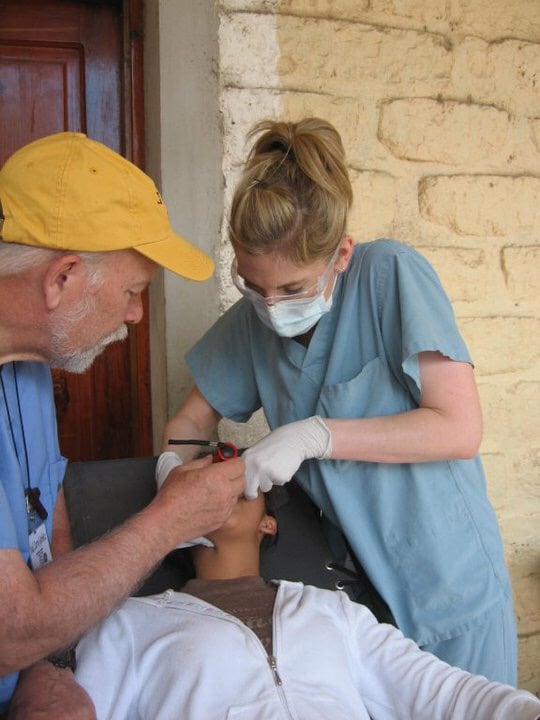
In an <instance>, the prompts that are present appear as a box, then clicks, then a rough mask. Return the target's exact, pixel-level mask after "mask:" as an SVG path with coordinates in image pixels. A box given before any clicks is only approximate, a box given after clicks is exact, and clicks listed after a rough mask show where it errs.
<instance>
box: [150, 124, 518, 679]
mask: <svg viewBox="0 0 540 720" xmlns="http://www.w3.org/2000/svg"><path fill="white" fill-rule="evenodd" d="M251 137H252V138H254V144H253V147H252V149H251V152H250V153H249V156H248V158H247V161H246V163H245V168H244V171H243V175H242V177H241V179H240V181H239V184H238V187H237V188H236V192H235V194H234V198H233V202H232V208H231V213H230V239H231V242H232V245H233V248H234V253H235V259H234V262H233V266H232V277H233V280H234V283H235V285H236V287H237V288H238V290H239V291H240V293H241V295H242V297H241V298H240V300H239V301H238V302H237V303H236V304H235V305H234V306H233V307H232V308H230V309H229V311H228V312H226V313H225V314H224V315H223V316H222V317H221V318H220V319H219V320H218V321H217V322H216V324H215V325H214V326H213V327H212V328H211V329H210V330H209V331H208V332H207V334H206V335H205V336H204V337H203V338H202V339H201V340H200V341H199V342H198V343H197V345H196V346H195V347H194V348H193V349H192V350H191V351H190V352H189V354H188V356H187V361H188V364H189V367H190V369H191V371H192V373H193V377H194V380H195V387H194V389H193V391H192V392H191V394H190V395H189V396H188V398H187V400H186V402H185V403H184V404H183V406H182V407H181V408H180V410H179V411H178V413H177V415H176V416H175V417H174V418H173V419H172V420H171V422H170V423H169V425H168V427H167V429H166V435H165V438H166V439H165V445H166V447H165V450H167V451H168V452H171V451H173V450H176V449H177V447H176V446H174V447H169V446H167V439H168V438H174V437H176V438H178V437H180V438H181V437H184V438H187V437H193V436H194V435H195V436H196V437H200V438H202V437H208V436H209V435H210V434H211V432H212V431H213V430H214V428H215V425H216V423H217V421H218V420H219V419H220V418H221V417H227V418H230V419H232V420H234V421H237V422H244V421H247V420H248V419H249V418H250V416H251V415H252V413H253V412H255V411H256V410H257V409H259V408H260V407H262V408H263V409H264V412H265V415H266V418H267V420H268V423H269V426H270V428H271V432H270V433H269V434H268V435H267V436H266V437H265V438H263V439H262V440H260V441H259V442H258V443H256V444H255V445H254V446H252V447H251V448H249V449H248V450H247V452H246V453H245V454H244V459H245V462H246V496H247V497H255V495H256V493H257V490H258V489H259V488H261V489H262V490H263V491H265V490H268V489H269V488H270V487H271V486H272V485H273V484H278V485H280V484H283V483H286V482H288V481H289V480H290V479H291V478H292V477H293V475H294V476H295V477H296V478H297V480H298V481H299V483H300V484H301V486H302V487H303V488H304V490H305V491H306V492H307V493H308V494H309V495H310V497H311V498H312V499H313V501H314V502H315V503H316V504H317V505H318V507H319V508H320V509H321V510H322V512H323V513H324V515H325V517H326V518H328V519H329V521H330V522H331V523H333V524H334V525H335V526H337V527H338V528H339V529H340V530H341V532H342V533H343V535H344V537H345V539H346V542H347V544H348V546H349V547H350V549H351V552H352V555H353V557H354V558H355V561H357V562H359V563H360V564H361V566H362V568H363V569H364V571H365V572H366V573H367V575H368V577H369V578H370V580H371V582H372V583H373V585H374V586H375V588H376V589H377V591H378V592H379V593H380V595H381V596H382V598H383V599H384V601H385V602H386V603H387V605H388V606H389V608H390V610H391V612H392V614H393V616H394V618H395V621H396V623H397V625H398V626H399V628H400V629H401V630H402V631H403V632H404V633H405V635H407V636H408V637H411V638H413V639H414V640H415V641H416V643H417V644H418V645H419V646H421V647H422V648H424V649H427V650H429V651H431V652H432V653H434V654H435V655H438V656H439V657H440V658H442V659H444V660H446V661H447V662H448V663H450V664H452V665H457V666H459V667H461V668H463V669H464V670H469V671H470V672H474V673H478V674H483V675H485V676H486V677H488V678H489V679H491V680H496V681H499V682H505V683H508V684H512V685H514V684H515V683H516V630H515V623H514V615H513V609H512V600H511V588H510V582H509V578H508V573H507V569H506V567H505V563H504V557H503V547H502V542H501V537H500V533H499V529H498V525H497V520H496V517H495V513H494V511H493V508H492V507H491V505H490V503H489V500H488V498H487V495H486V488H485V479H484V474H483V470H482V465H481V462H480V458H479V457H478V448H479V445H480V440H481V435H482V417H481V409H480V404H479V398H478V393H477V389H476V384H475V379H474V374H473V366H472V361H471V358H470V356H469V353H468V351H467V348H466V347H465V344H464V342H463V340H462V338H461V336H460V333H459V331H458V329H457V327H456V323H455V318H454V314H453V311H452V308H451V305H450V303H449V300H448V298H447V296H446V294H445V292H444V290H443V288H442V287H441V284H440V282H439V279H438V278H437V275H436V274H435V272H434V270H433V269H432V268H431V266H430V265H429V264H428V263H427V262H426V260H425V259H424V258H423V257H422V256H421V255H420V254H419V253H417V252H416V251H414V250H413V249H412V248H410V247H408V246H407V245H404V244H401V243H399V242H396V241H393V240H388V239H382V240H376V241H374V242H369V243H364V244H357V245H355V244H354V243H353V240H352V238H351V236H350V235H349V234H348V232H347V214H348V210H349V207H350V204H351V202H352V190H351V184H350V180H349V177H348V173H347V167H346V160H345V154H344V150H343V146H342V143H341V139H340V137H339V134H338V133H337V131H336V130H335V128H334V127H333V126H332V125H330V124H329V123H328V122H325V121H324V120H320V119H317V118H307V119H304V120H302V121H301V122H298V123H289V122H270V121H268V122H263V123H261V124H259V125H257V126H256V127H255V128H254V130H253V131H252V133H251ZM181 455H182V458H183V459H188V458H189V456H190V451H188V450H186V449H184V450H183V451H182V453H181ZM175 457H176V456H175ZM163 472H164V473H166V472H167V469H165V470H164V471H163Z"/></svg>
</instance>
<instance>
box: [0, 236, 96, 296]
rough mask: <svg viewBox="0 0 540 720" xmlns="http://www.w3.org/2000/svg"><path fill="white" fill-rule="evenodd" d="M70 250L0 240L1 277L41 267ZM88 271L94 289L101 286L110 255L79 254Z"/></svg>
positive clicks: (89, 280)
mask: <svg viewBox="0 0 540 720" xmlns="http://www.w3.org/2000/svg"><path fill="white" fill-rule="evenodd" d="M67 252H69V251H68V250H50V249H49V248H36V247H32V246H30V245H20V244H18V243H7V242H4V241H3V240H0V277H7V276H8V275H18V274H19V273H21V272H24V271H25V270H28V269H30V268H32V267H35V266H37V265H40V264H41V263H43V262H46V261H47V260H53V259H54V258H56V257H60V255H65V254H66V253H67ZM75 254H76V255H78V256H79V257H80V258H81V259H82V261H83V263H84V264H85V266H86V268H87V270H88V282H89V284H90V285H91V286H92V287H95V286H96V285H101V284H102V282H103V281H104V277H103V272H102V270H101V267H100V266H101V263H102V262H103V261H104V260H105V258H106V257H107V255H108V254H109V253H96V252H77V253H75Z"/></svg>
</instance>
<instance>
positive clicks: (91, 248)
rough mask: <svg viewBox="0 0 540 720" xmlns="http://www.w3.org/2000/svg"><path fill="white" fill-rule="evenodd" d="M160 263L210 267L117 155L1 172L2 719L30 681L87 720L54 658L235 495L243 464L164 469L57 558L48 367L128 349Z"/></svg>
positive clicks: (51, 145)
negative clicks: (160, 481) (118, 517)
mask: <svg viewBox="0 0 540 720" xmlns="http://www.w3.org/2000/svg"><path fill="white" fill-rule="evenodd" d="M159 265H161V266H164V267H166V268H168V269H169V270H172V271H173V272H175V273H178V274H180V275H182V276H184V277H186V278H189V279H192V280H204V279H206V278H207V277H209V276H210V274H211V273H212V270H213V265H212V261H211V260H210V259H209V258H208V257H207V256H206V255H204V254H203V253H202V252H201V251H199V250H198V249H197V248H195V247H194V246H192V245H190V244H189V243H188V242H187V241H186V240H184V239H183V238H181V237H179V236H178V235H176V234H175V233H174V232H173V230H172V228H171V226H170V224H169V220H168V217H167V211H166V208H165V206H164V204H163V201H162V199H161V197H160V195H159V193H158V191H157V189H156V187H155V185H154V183H153V182H152V181H151V180H150V178H149V177H148V176H147V175H145V174H144V173H143V172H142V171H140V170H139V169H138V168H136V167H135V166H134V165H132V164H131V163H130V162H128V161H127V160H125V159H124V158H122V157H121V156H120V155H118V154H116V153H115V152H113V151H112V150H110V149H109V148H107V147H105V146H104V145H101V144H100V143H97V142H95V141H92V140H90V139H89V138H87V137H86V136H85V135H83V134H81V133H59V134H56V135H51V136H48V137H45V138H42V139H41V140H37V141H36V142H33V143H31V144H29V145H27V146H25V147H23V148H22V149H20V150H19V151H17V152H16V153H15V154H14V155H13V156H12V157H11V158H10V159H9V160H8V161H7V162H6V163H5V165H4V167H3V168H2V170H1V171H0V454H1V459H0V561H1V564H2V580H1V582H0V713H1V712H2V711H3V710H5V709H6V708H7V706H8V704H9V701H10V699H11V697H12V695H13V692H14V690H15V687H16V684H17V679H18V671H20V670H21V669H23V668H27V670H26V671H25V673H23V674H22V675H21V679H20V685H19V692H20V694H21V696H22V697H23V698H24V697H36V696H37V695H39V694H42V695H46V696H47V697H48V698H49V702H50V703H51V702H52V705H51V704H49V712H55V711H54V709H53V705H54V702H57V703H58V708H57V711H56V717H58V718H60V717H70V718H72V719H73V718H76V717H78V716H79V715H78V713H82V714H81V717H82V716H84V717H88V716H90V717H91V716H92V714H93V709H92V706H91V703H90V701H87V698H85V697H82V698H78V699H77V705H76V707H75V708H71V709H70V707H69V705H67V702H68V698H70V697H71V696H72V692H73V687H74V686H75V684H74V682H73V679H72V676H71V672H70V671H69V669H65V667H66V666H67V665H69V664H70V658H69V657H67V656H66V655H65V653H64V654H60V653H59V652H58V651H60V650H64V649H65V648H69V647H70V646H71V645H72V644H73V643H74V642H75V641H76V640H77V638H78V637H79V636H80V635H81V634H82V633H83V632H84V631H85V630H87V629H88V628H89V627H90V626H92V625H93V624H94V623H96V622H97V621H98V620H99V619H100V618H102V617H103V616H104V615H106V614H107V613H109V612H110V611H111V609H112V608H113V607H115V606H116V605H117V604H118V603H119V602H120V601H121V600H122V599H123V598H125V597H126V596H127V595H128V594H129V593H130V591H131V590H132V589H133V588H134V587H135V586H136V585H137V584H138V583H139V582H140V581H141V579H142V578H144V577H145V576H146V575H147V574H148V573H149V572H150V571H151V569H152V568H153V567H154V566H155V565H156V564H157V563H158V562H159V561H160V559H161V558H162V557H163V556H164V555H165V554H167V553H168V552H169V551H170V550H172V549H173V548H174V547H175V546H176V545H178V544H179V543H181V542H183V541H186V540H188V539H189V538H192V537H194V536H197V535H202V534H204V533H206V532H208V531H210V530H213V529H215V528H217V527H218V526H220V525H221V523H223V522H224V520H225V519H226V518H227V517H228V516H229V514H230V512H231V510H232V507H233V506H234V504H235V502H236V500H237V498H238V496H239V495H240V494H241V493H242V491H243V488H244V477H243V462H242V460H240V459H238V460H233V461H229V462H227V463H222V464H219V465H211V464H210V463H209V461H197V462H194V463H191V464H189V465H186V466H185V467H183V468H178V469H175V470H174V471H173V472H172V473H171V474H170V475H169V478H168V480H167V482H166V483H165V484H164V486H163V487H162V489H161V490H160V492H159V493H158V495H157V496H156V498H155V500H154V501H153V502H152V503H151V504H150V505H149V506H148V507H147V508H145V509H144V510H143V511H142V512H141V513H140V514H138V515H137V516H136V517H134V518H132V519H131V520H129V521H128V522H126V523H125V524H124V525H123V526H122V527H121V528H120V529H118V530H117V531H116V532H114V533H111V534H110V535H107V536H106V537H104V538H102V539H100V540H98V541H96V542H94V543H92V544H91V545H88V546H86V547H84V548H82V549H80V550H78V551H76V552H67V553H64V554H62V555H61V556H59V557H55V556H56V555H58V553H55V547H56V548H59V547H60V544H59V539H60V538H65V536H66V534H68V522H67V517H66V512H65V506H64V502H63V496H62V491H61V485H62V478H63V474H64V469H65V462H66V461H65V460H64V458H62V457H61V455H60V452H59V448H58V439H57V431H56V421H55V412H54V403H53V394H52V384H51V377H50V369H49V368H50V367H58V368H63V369H65V370H69V371H74V372H82V371H84V370H85V369H87V368H88V367H89V366H90V365H91V363H92V361H93V359H94V358H95V357H96V355H98V354H99V353H100V352H101V351H102V350H103V348H104V347H105V346H106V345H107V344H108V343H109V342H112V341H114V340H117V339H121V338H123V337H125V336H126V323H137V322H139V321H140V319H141V317H142V303H141V293H142V292H143V290H144V289H145V288H146V287H147V285H148V284H149V283H150V281H151V280H152V278H153V276H154V274H155V272H156V270H157V268H158V266H159ZM51 557H55V559H54V560H53V561H52V562H50V560H51ZM54 653H56V655H54ZM51 654H53V655H51ZM44 658H48V659H46V660H44ZM49 659H50V660H51V662H49ZM19 692H18V694H19ZM81 692H82V691H81ZM22 712H23V713H24V711H22ZM85 712H87V713H88V714H84V713H85ZM23 716H24V717H27V715H23ZM28 716H29V715H28Z"/></svg>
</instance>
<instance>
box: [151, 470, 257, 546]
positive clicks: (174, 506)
mask: <svg viewBox="0 0 540 720" xmlns="http://www.w3.org/2000/svg"><path fill="white" fill-rule="evenodd" d="M244 467H245V466H244V461H243V460H242V459H241V458H236V459H234V460H227V461H225V462H220V463H212V458H211V457H210V456H208V457H205V458H200V459H199V460H194V461H193V462H190V463H187V464H185V465H181V466H178V467H175V468H173V469H172V470H171V471H170V472H169V474H168V476H167V479H166V480H165V482H164V483H163V485H162V486H161V489H160V491H159V492H158V494H157V496H156V498H155V500H154V501H153V502H154V503H158V504H161V505H163V504H166V505H167V516H168V518H169V522H170V523H171V525H173V526H175V527H176V528H178V534H177V542H176V544H181V543H183V542H185V541H187V540H191V539H192V538H195V537H198V536H203V535H206V533H208V532H212V530H216V528H218V527H221V525H223V523H224V522H225V521H226V520H227V519H228V517H229V516H230V514H231V512H232V510H233V508H234V506H235V504H236V502H237V500H238V498H239V497H240V496H241V495H243V494H244V485H245V478H244Z"/></svg>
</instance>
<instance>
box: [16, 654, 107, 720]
mask: <svg viewBox="0 0 540 720" xmlns="http://www.w3.org/2000/svg"><path fill="white" fill-rule="evenodd" d="M8 720H96V711H95V709H94V703H93V702H92V700H91V699H90V697H89V696H88V694H87V692H86V691H85V690H83V688H82V687H81V686H80V685H79V684H78V683H77V681H76V680H75V677H74V676H73V673H72V672H71V670H68V669H65V670H63V669H60V668H57V667H55V666H54V665H52V663H50V662H47V661H46V660H41V661H40V662H38V663H36V664H35V665H32V667H30V668H28V669H27V670H23V672H22V673H21V676H20V679H19V683H18V685H17V689H16V691H15V695H14V696H13V700H12V702H11V706H10V710H9V713H8Z"/></svg>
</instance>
